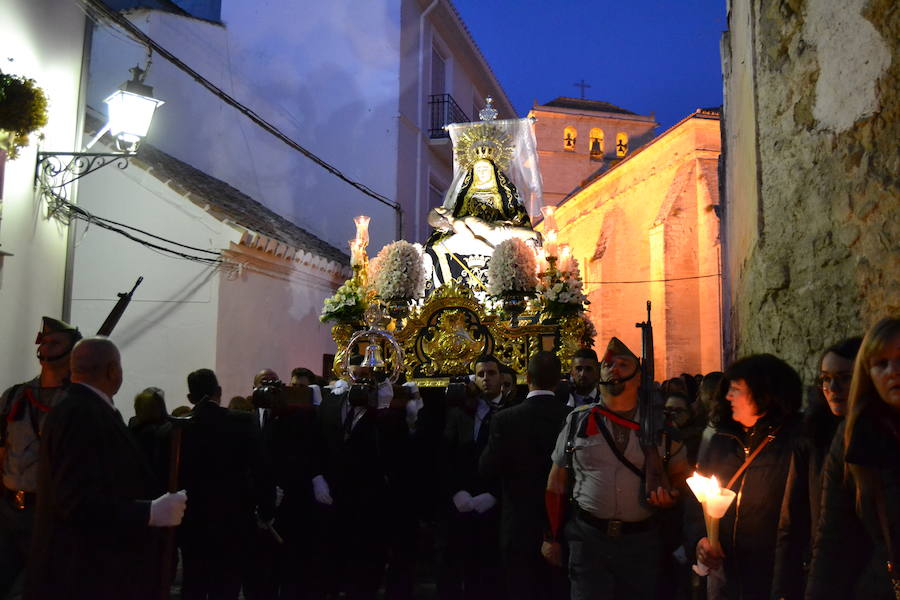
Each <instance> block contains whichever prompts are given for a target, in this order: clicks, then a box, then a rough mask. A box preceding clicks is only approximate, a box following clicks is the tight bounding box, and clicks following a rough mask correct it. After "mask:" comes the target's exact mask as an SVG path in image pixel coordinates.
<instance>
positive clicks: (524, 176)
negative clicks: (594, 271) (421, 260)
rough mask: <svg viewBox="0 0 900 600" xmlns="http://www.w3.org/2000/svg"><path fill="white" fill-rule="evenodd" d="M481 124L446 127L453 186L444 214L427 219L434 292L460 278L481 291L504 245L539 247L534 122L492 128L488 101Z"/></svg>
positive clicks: (504, 122) (434, 211)
mask: <svg viewBox="0 0 900 600" xmlns="http://www.w3.org/2000/svg"><path fill="white" fill-rule="evenodd" d="M480 116H481V118H482V120H481V121H479V122H475V123H454V124H453V125H450V126H449V127H448V130H449V132H450V139H451V140H452V141H453V183H452V184H451V186H450V189H449V190H447V193H446V194H445V196H444V203H443V205H442V206H440V207H437V208H435V209H432V211H431V212H430V213H429V215H428V222H429V224H430V225H431V226H432V227H434V231H433V232H432V234H431V235H430V236H429V238H428V241H427V242H426V243H425V252H426V255H425V262H426V270H427V275H428V280H429V288H431V289H433V288H435V287H437V286H439V285H441V284H443V283H446V282H447V281H449V280H450V279H457V278H460V279H462V280H463V281H465V282H466V283H467V284H468V285H469V286H471V287H473V288H476V289H478V290H480V291H483V290H484V284H485V273H486V271H487V264H488V262H489V261H490V257H491V255H492V254H493V251H494V248H495V247H496V246H497V244H499V243H500V242H502V241H504V240H507V239H509V238H511V237H518V238H521V239H523V240H525V241H527V242H529V243H530V244H531V245H533V246H534V247H537V246H539V245H540V234H538V233H537V232H535V231H534V230H533V229H532V228H531V219H530V217H529V211H528V210H527V209H526V206H527V207H529V208H531V210H532V212H531V214H536V211H537V210H538V209H539V208H540V206H541V174H540V170H539V168H538V157H537V151H536V144H535V137H534V128H533V125H532V121H531V119H507V120H502V121H496V120H493V118H494V117H496V110H494V109H493V108H492V107H491V99H490V98H488V103H487V108H485V109H484V110H482V111H481V113H480Z"/></svg>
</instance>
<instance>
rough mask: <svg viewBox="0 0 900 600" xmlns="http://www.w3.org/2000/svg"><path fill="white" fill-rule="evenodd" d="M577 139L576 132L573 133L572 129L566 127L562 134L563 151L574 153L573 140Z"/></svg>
mask: <svg viewBox="0 0 900 600" xmlns="http://www.w3.org/2000/svg"><path fill="white" fill-rule="evenodd" d="M577 137H578V132H577V131H575V128H574V127H566V129H565V131H564V132H563V150H568V151H569V152H575V138H577Z"/></svg>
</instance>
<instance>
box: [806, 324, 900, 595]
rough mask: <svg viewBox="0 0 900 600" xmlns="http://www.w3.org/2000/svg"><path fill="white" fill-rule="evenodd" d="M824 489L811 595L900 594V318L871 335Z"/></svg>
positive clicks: (856, 370) (829, 459)
mask: <svg viewBox="0 0 900 600" xmlns="http://www.w3.org/2000/svg"><path fill="white" fill-rule="evenodd" d="M822 494H823V497H822V505H821V513H822V514H821V516H820V518H819V523H818V528H817V532H816V537H815V542H814V544H813V559H812V566H811V568H810V575H809V581H808V583H807V588H806V598H808V599H809V600H819V599H830V598H873V599H876V600H877V599H881V598H883V599H885V600H887V599H888V598H900V573H898V570H900V565H898V544H900V319H898V318H887V319H883V320H881V321H880V322H878V323H877V324H876V325H875V326H874V327H872V329H870V330H869V332H868V333H867V334H866V336H865V338H863V342H862V346H861V348H860V351H859V354H858V355H857V358H856V362H855V364H854V366H853V380H852V383H851V384H850V395H849V402H848V408H847V417H846V418H845V419H844V422H843V423H841V425H840V426H839V427H838V430H837V433H836V434H835V436H834V441H833V442H832V445H831V449H830V451H829V453H828V457H827V458H826V459H825V469H824V474H823V480H822ZM889 561H890V563H889ZM887 564H893V565H894V568H893V575H892V574H891V573H889V572H888V569H887V568H885V567H886V565H887ZM892 578H893V581H892Z"/></svg>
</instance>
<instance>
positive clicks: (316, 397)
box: [309, 383, 322, 406]
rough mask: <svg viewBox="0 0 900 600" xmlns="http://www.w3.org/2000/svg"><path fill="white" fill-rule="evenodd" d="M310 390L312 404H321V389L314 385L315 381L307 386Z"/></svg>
mask: <svg viewBox="0 0 900 600" xmlns="http://www.w3.org/2000/svg"><path fill="white" fill-rule="evenodd" d="M309 389H310V391H311V392H312V404H313V406H318V405H320V404H322V389H321V388H320V387H319V386H318V385H316V384H315V383H314V384H312V385H311V386H309Z"/></svg>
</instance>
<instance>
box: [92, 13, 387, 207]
mask: <svg viewBox="0 0 900 600" xmlns="http://www.w3.org/2000/svg"><path fill="white" fill-rule="evenodd" d="M81 1H82V2H84V3H85V4H87V5H88V6H89V7H90V8H92V9H93V10H95V11H96V12H98V13H100V15H102V16H103V17H104V18H106V19H108V20H110V21H112V22H113V23H115V24H116V25H118V26H119V27H121V28H122V29H124V30H125V31H126V32H128V33H129V34H130V35H132V36H134V37H135V38H136V39H137V40H139V41H140V42H141V43H143V44H146V45H147V46H148V47H149V48H151V49H153V50H154V51H155V52H156V53H157V54H159V55H160V56H162V57H163V58H165V59H166V60H167V61H169V62H170V63H172V64H173V65H174V66H175V67H177V68H178V69H180V70H182V71H184V72H185V73H187V74H188V75H189V76H190V77H191V78H192V79H193V80H194V81H196V82H197V83H199V84H200V85H202V86H203V87H205V88H206V89H207V90H209V91H210V92H211V93H212V94H214V95H215V96H217V97H218V98H219V99H220V100H222V101H223V102H224V103H225V104H228V105H229V106H231V107H232V108H235V109H236V110H237V111H239V112H240V113H242V114H243V115H244V116H246V117H247V118H248V119H250V120H251V121H253V122H254V123H256V124H257V125H259V126H260V127H261V128H262V129H263V130H265V131H266V132H268V133H270V134H271V135H273V136H275V137H276V138H278V139H279V140H281V141H282V142H284V143H285V144H286V145H287V146H289V147H290V148H293V149H294V150H296V151H297V152H299V153H300V154H302V155H303V156H305V157H306V158H308V159H309V160H311V161H312V162H314V163H316V164H317V165H319V166H320V167H322V168H323V169H325V170H326V171H328V172H329V173H331V174H332V175H334V176H335V177H337V178H338V179H340V180H342V181H344V182H345V183H347V184H349V185H350V186H352V187H354V188H356V189H357V190H359V191H360V192H362V193H363V194H365V195H367V196H369V197H371V198H374V199H375V200H377V201H378V202H381V203H382V204H384V205H386V206H389V207H391V208H392V209H394V210H395V211H397V212H398V213H401V208H400V205H399V204H398V203H397V202H394V201H393V200H391V199H389V198H388V197H386V196H384V195H382V194H379V193H378V192H376V191H374V190H372V189H371V188H370V187H368V186H366V185H365V184H362V183H359V182H358V181H354V180H352V179H350V178H349V177H347V176H346V175H344V173H342V172H341V171H340V169H338V168H337V167H335V166H334V165H331V164H330V163H328V162H326V161H325V160H323V159H322V158H319V157H318V156H317V155H315V154H314V153H312V152H311V151H310V150H307V149H306V148H305V147H303V146H301V145H300V144H299V143H298V142H296V141H294V140H293V139H291V138H290V137H288V136H287V134H285V133H284V132H282V131H281V130H280V129H278V128H277V127H276V126H275V125H273V124H271V123H269V122H268V121H266V120H265V119H263V118H262V117H261V116H259V115H258V114H257V113H256V112H255V111H254V110H253V109H251V108H250V107H248V106H246V105H244V104H242V103H240V102H238V101H237V100H236V99H234V98H232V97H231V96H230V95H228V93H226V92H225V91H224V90H222V89H221V88H219V87H218V86H217V85H215V84H214V83H213V82H211V81H209V80H208V79H206V78H205V77H203V76H202V75H201V74H200V73H198V72H197V71H195V70H194V69H192V68H191V67H190V66H188V65H187V64H185V63H184V62H183V61H181V59H179V58H178V57H177V56H175V55H174V54H172V53H171V52H169V51H168V50H166V49H165V48H163V47H162V46H160V45H159V44H158V43H156V42H155V41H154V40H153V39H152V38H151V37H150V36H148V35H147V34H146V33H144V32H143V31H141V30H140V29H139V28H138V27H137V26H135V25H134V23H132V22H131V21H129V20H128V19H126V18H125V16H124V15H122V14H120V13H119V12H117V11H115V10H113V9H111V8H109V7H108V6H106V4H104V3H103V1H102V0H81Z"/></svg>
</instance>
